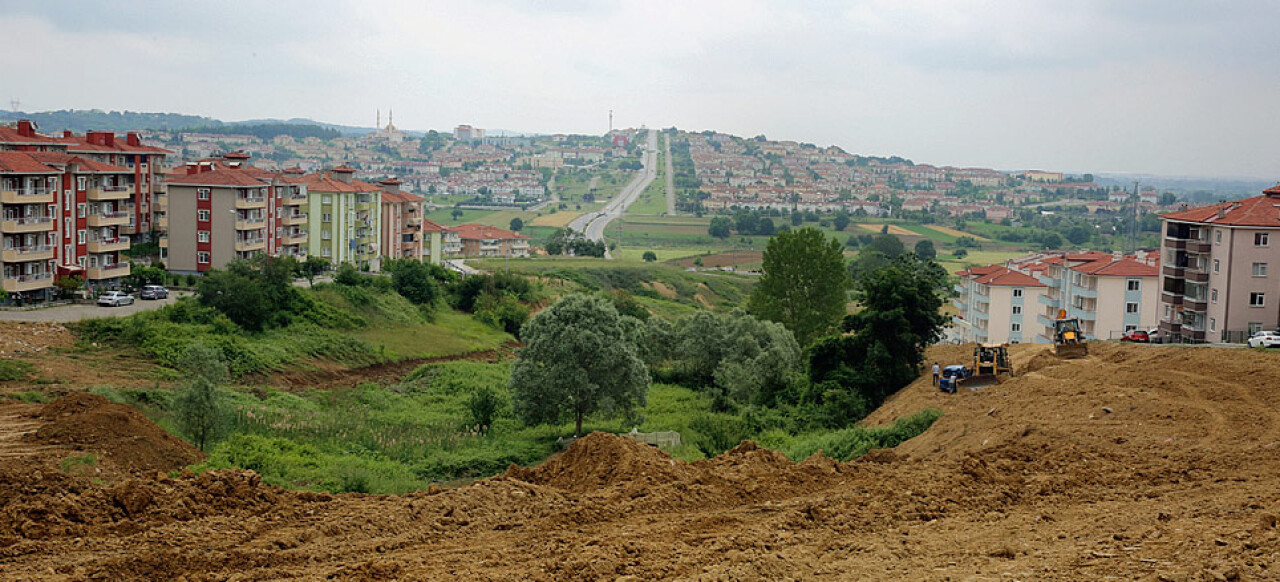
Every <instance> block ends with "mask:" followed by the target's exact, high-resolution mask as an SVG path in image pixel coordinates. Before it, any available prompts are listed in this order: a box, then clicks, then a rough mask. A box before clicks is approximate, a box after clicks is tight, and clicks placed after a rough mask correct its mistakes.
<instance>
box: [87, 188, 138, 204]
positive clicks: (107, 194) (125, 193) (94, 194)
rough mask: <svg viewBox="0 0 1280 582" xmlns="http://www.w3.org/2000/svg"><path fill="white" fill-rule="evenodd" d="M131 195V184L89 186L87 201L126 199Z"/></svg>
mask: <svg viewBox="0 0 1280 582" xmlns="http://www.w3.org/2000/svg"><path fill="white" fill-rule="evenodd" d="M131 196H133V187H131V186H103V187H101V188H90V189H89V192H88V197H89V202H107V201H110V200H128V199H129V198H130V197H131Z"/></svg>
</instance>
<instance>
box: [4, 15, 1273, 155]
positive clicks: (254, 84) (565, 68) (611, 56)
mask: <svg viewBox="0 0 1280 582" xmlns="http://www.w3.org/2000/svg"><path fill="white" fill-rule="evenodd" d="M1277 23H1280V2H1274V1H1271V0H1256V1H1253V0H1234V1H1231V2H1225V1H1204V2H1190V1H1179V0H1159V1H1148V0H1126V1H1115V2H1099V1H1092V0H1068V1H1038V0H1018V1H1010V2H992V1H971V0H946V1H942V0H936V1H924V0H866V1H849V2H833V1H832V2H829V1H810V2H786V3H783V2H769V1H756V0H727V1H721V0H696V1H688V0H681V1H673V2H667V1H662V0H599V1H596V0H592V1H587V0H565V1H550V0H547V1H537V0H468V1H466V2H458V1H456V0H453V1H433V0H426V1H405V2H392V1H379V0H351V1H346V0H312V1H309V2H295V1H289V0H271V1H239V0H222V1H219V2H208V1H204V2H197V1H177V2H174V1H172V0H169V1H163V2H162V1H150V0H131V1H129V2H106V1H95V0H31V1H16V0H0V30H4V31H5V34H4V36H5V41H6V45H7V46H6V48H5V50H2V51H0V70H2V71H4V72H5V75H4V79H5V80H4V83H3V84H0V87H3V88H4V89H7V90H8V91H7V92H8V93H10V95H0V103H2V105H0V107H3V108H5V109H7V108H9V100H10V99H18V100H20V102H21V109H22V110H25V111H48V110H56V109H102V110H130V111H163V112H172V113H186V114H195V115H205V116H209V117H214V118H218V119H222V120H226V121H234V120H244V119H262V118H281V119H287V118H292V117H305V118H310V119H315V120H320V121H325V122H330V123H339V124H344V125H359V126H372V125H374V123H375V120H376V119H375V116H376V115H377V112H378V111H379V110H381V112H382V120H383V123H384V124H385V123H386V120H387V112H388V111H389V110H394V114H395V123H396V125H397V126H398V127H400V128H401V129H412V130H427V129H437V130H442V131H443V130H451V129H452V128H453V127H454V126H455V125H458V124H463V123H466V124H471V125H474V126H476V127H484V128H501V129H507V130H513V131H524V132H535V133H588V134H602V133H604V132H605V131H607V130H608V127H609V111H610V110H613V112H614V126H615V127H639V126H642V125H643V126H647V127H651V128H652V127H659V128H665V127H671V126H675V127H679V128H681V129H688V130H695V131H701V130H706V129H714V130H717V131H722V132H727V133H732V134H736V135H741V136H746V137H751V136H755V135H759V134H764V135H766V136H768V137H769V138H770V139H787V140H796V141H802V142H810V143H815V144H818V145H823V146H825V145H837V146H840V147H842V148H844V149H845V150H846V151H849V152H851V153H860V154H866V155H881V156H888V155H901V156H904V157H907V158H910V159H912V160H914V161H916V162H919V163H931V164H936V165H955V166H980V167H991V168H997V169H1002V170H1020V169H1048V170H1061V171H1068V172H1079V173H1083V172H1094V173H1112V172H1133V173H1147V174H1158V175H1168V176H1215V177H1240V178H1259V179H1269V180H1270V179H1275V180H1280V28H1277ZM14 47H20V48H17V49H16V50H15V48H14ZM2 92H4V91H0V93H2Z"/></svg>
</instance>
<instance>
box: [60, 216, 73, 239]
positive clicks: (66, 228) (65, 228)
mask: <svg viewBox="0 0 1280 582" xmlns="http://www.w3.org/2000/svg"><path fill="white" fill-rule="evenodd" d="M62 232H64V233H66V235H67V240H71V219H70V218H64V219H62Z"/></svg>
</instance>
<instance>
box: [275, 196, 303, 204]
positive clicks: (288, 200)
mask: <svg viewBox="0 0 1280 582" xmlns="http://www.w3.org/2000/svg"><path fill="white" fill-rule="evenodd" d="M280 203H281V204H282V205H284V206H306V204H307V197H306V196H286V197H284V198H282V199H281V200H280Z"/></svg>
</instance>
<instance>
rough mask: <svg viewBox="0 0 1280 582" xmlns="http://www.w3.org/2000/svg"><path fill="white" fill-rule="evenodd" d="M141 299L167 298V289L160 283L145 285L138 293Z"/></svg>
mask: <svg viewBox="0 0 1280 582" xmlns="http://www.w3.org/2000/svg"><path fill="white" fill-rule="evenodd" d="M138 297H139V298H141V299H168V298H169V290H168V289H165V288H164V287H161V286H160V285H147V286H146V287H143V288H142V292H141V293H139V294H138Z"/></svg>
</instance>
